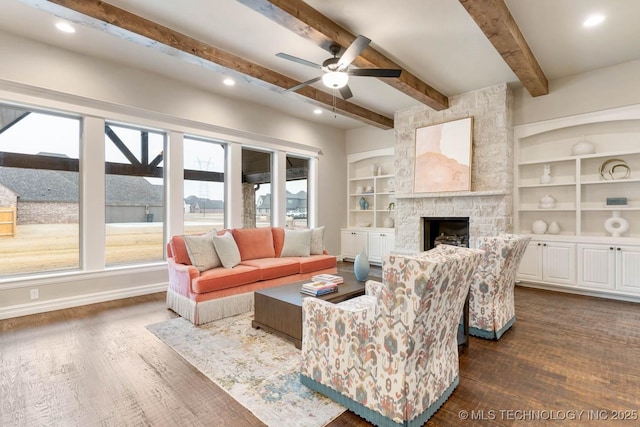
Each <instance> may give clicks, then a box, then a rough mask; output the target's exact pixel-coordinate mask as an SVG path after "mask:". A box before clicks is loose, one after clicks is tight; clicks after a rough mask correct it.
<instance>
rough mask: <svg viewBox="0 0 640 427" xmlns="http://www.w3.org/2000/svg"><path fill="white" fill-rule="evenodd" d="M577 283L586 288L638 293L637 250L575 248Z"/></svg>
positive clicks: (639, 264)
mask: <svg viewBox="0 0 640 427" xmlns="http://www.w3.org/2000/svg"><path fill="white" fill-rule="evenodd" d="M578 284H579V286H582V287H586V288H599V289H610V290H618V291H623V292H634V293H640V248H638V247H633V246H620V245H591V244H581V245H578Z"/></svg>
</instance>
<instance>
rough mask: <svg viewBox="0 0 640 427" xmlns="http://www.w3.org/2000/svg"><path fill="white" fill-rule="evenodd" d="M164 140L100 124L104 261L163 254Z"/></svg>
mask: <svg viewBox="0 0 640 427" xmlns="http://www.w3.org/2000/svg"><path fill="white" fill-rule="evenodd" d="M165 139H166V138H165V134H164V133H162V132H157V131H152V130H148V129H141V128H137V127H130V126H124V125H117V124H112V123H106V124H105V161H106V165H105V173H106V176H105V185H106V191H105V194H106V197H105V209H106V212H105V218H106V248H105V263H106V265H114V264H124V263H135V262H145V261H158V260H162V259H163V256H164V247H163V246H164V245H163V240H164V239H163V213H164V183H163V164H164V161H163V160H164V157H163V156H164V151H165V150H164V146H165Z"/></svg>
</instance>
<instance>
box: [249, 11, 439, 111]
mask: <svg viewBox="0 0 640 427" xmlns="http://www.w3.org/2000/svg"><path fill="white" fill-rule="evenodd" d="M238 1H239V2H240V3H242V4H244V5H246V6H248V7H250V8H251V9H253V10H255V11H257V12H259V13H261V14H262V15H264V16H265V17H267V18H269V19H271V20H272V21H274V22H277V23H278V24H280V25H282V26H283V27H285V28H287V29H289V30H291V31H293V32H294V33H296V34H297V35H299V36H301V37H304V38H306V39H309V40H311V41H313V42H314V43H316V44H317V45H318V46H321V47H323V48H324V49H327V50H328V48H329V46H330V45H331V44H332V43H337V44H339V45H340V46H342V47H343V48H347V47H348V46H349V45H350V44H351V43H352V42H353V41H354V40H355V39H356V36H355V35H353V34H351V33H350V32H349V31H347V30H346V29H345V28H343V27H341V26H340V25H338V24H337V23H335V22H333V21H332V20H331V19H329V18H327V17H326V16H324V15H322V14H321V13H320V12H318V11H317V10H315V9H314V8H312V7H311V6H309V5H308V4H306V3H305V2H304V1H302V0H238ZM353 65H355V66H356V67H360V68H395V69H401V70H402V74H401V75H400V77H399V78H380V80H382V81H383V82H385V83H386V84H388V85H390V86H392V87H394V88H395V89H397V90H399V91H400V92H402V93H404V94H406V95H408V96H410V97H412V98H414V99H416V100H418V101H420V102H421V103H423V104H425V105H428V106H429V107H431V108H433V109H434V110H438V111H440V110H444V109H446V108H449V98H447V97H446V96H445V95H443V94H442V93H440V92H438V91H437V90H436V89H434V88H433V87H431V86H429V85H428V84H427V83H425V82H423V81H422V80H420V79H419V78H418V77H416V76H414V75H413V74H411V73H410V72H408V71H407V70H405V69H403V68H402V67H401V66H400V65H398V64H396V63H395V62H393V61H392V60H391V59H389V58H387V57H386V56H384V55H383V54H382V53H380V52H378V51H377V50H375V49H374V48H373V47H371V46H368V47H367V48H366V49H365V50H364V51H363V52H362V53H361V54H360V56H359V57H357V58H356V59H355V60H354V61H353Z"/></svg>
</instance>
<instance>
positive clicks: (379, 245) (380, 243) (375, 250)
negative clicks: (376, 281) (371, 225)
mask: <svg viewBox="0 0 640 427" xmlns="http://www.w3.org/2000/svg"><path fill="white" fill-rule="evenodd" d="M383 250H384V233H375V232H372V233H369V261H372V262H380V261H382V255H383Z"/></svg>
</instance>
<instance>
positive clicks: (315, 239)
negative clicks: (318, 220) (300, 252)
mask: <svg viewBox="0 0 640 427" xmlns="http://www.w3.org/2000/svg"><path fill="white" fill-rule="evenodd" d="M323 251H324V225H323V226H322V227H317V228H312V229H311V247H310V250H309V253H310V254H311V255H322V253H323Z"/></svg>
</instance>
